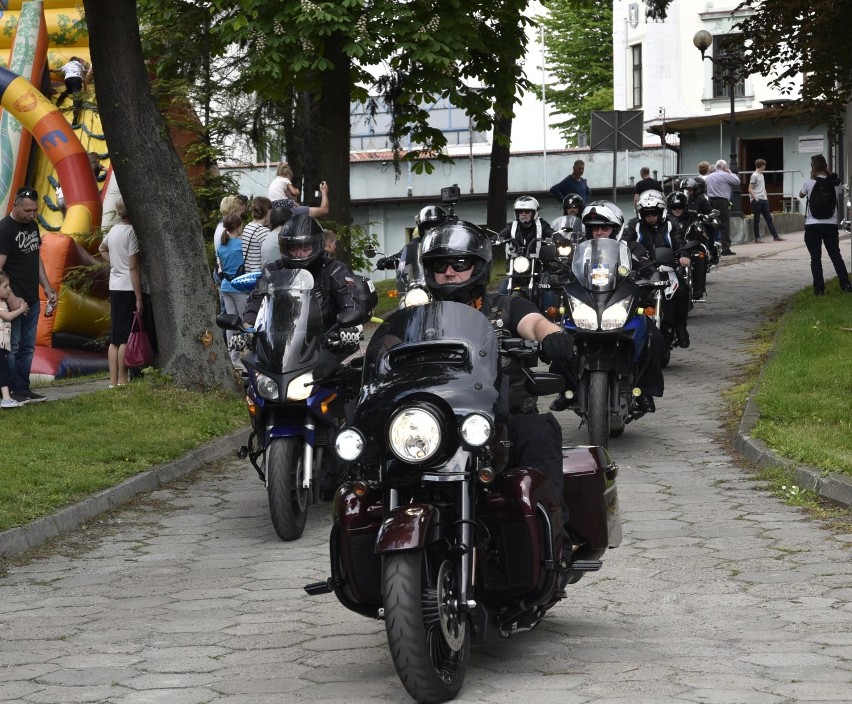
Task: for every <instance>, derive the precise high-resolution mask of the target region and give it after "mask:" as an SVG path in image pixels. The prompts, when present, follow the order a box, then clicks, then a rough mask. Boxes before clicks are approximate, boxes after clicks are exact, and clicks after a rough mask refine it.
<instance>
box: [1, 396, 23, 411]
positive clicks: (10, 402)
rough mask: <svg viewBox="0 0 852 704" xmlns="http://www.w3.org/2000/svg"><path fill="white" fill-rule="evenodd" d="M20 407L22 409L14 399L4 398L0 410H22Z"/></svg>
mask: <svg viewBox="0 0 852 704" xmlns="http://www.w3.org/2000/svg"><path fill="white" fill-rule="evenodd" d="M20 407H21V404H20V403H18V402H17V401H16V400H15V399H13V398H4V399H3V400H2V401H0V408H2V409H3V410H6V409H7V408H20Z"/></svg>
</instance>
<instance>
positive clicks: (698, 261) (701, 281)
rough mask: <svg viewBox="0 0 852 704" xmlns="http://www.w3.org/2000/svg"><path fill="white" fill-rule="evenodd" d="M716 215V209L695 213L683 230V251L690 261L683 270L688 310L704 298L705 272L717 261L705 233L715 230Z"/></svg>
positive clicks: (717, 213)
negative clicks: (689, 264)
mask: <svg viewBox="0 0 852 704" xmlns="http://www.w3.org/2000/svg"><path fill="white" fill-rule="evenodd" d="M718 216H719V211H718V210H713V211H712V212H710V213H708V214H706V215H701V214H697V217H696V218H695V219H694V220H693V221H692V222H691V223H689V225H687V226H686V228H685V229H684V232H683V239H684V240H685V241H686V245H685V246H684V252H685V253H686V256H688V257H689V258H690V260H691V262H692V266H691V267H689V268H688V269H689V270H688V271H685V272H683V274H684V276H685V277H686V278H685V280H686V283H687V285H688V286H689V290H690V304H689V309H690V310H692V309H693V307H694V304H695V302H696V301H704V300H705V298H704V295H705V293H706V284H707V274H708V273H709V272H710V269H711V268H712V267H713V266H714V262H718V261H719V259H718V256H716V257H714V256H713V255H712V254H711V248H710V240H709V239H708V235H707V233H708V231H709V232H710V233H711V235H712V234H713V233H714V232H715V227H717V226H718V224H719V223H718ZM713 251H715V248H714V249H713Z"/></svg>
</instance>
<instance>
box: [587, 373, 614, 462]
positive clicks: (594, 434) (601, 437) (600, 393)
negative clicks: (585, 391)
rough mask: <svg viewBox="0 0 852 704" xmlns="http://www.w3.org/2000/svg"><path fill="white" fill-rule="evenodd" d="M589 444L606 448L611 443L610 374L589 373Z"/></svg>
mask: <svg viewBox="0 0 852 704" xmlns="http://www.w3.org/2000/svg"><path fill="white" fill-rule="evenodd" d="M586 425H587V426H588V428H589V444H590V445H600V446H601V447H606V446H607V443H608V441H609V372H606V371H600V370H599V371H593V372H590V373H589V402H588V412H587V417H586Z"/></svg>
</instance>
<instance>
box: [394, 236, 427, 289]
mask: <svg viewBox="0 0 852 704" xmlns="http://www.w3.org/2000/svg"><path fill="white" fill-rule="evenodd" d="M396 282H397V289H398V290H400V291H405V290H407V289H408V288H409V287H410V286H413V285H418V286H424V287H425V285H426V274H425V273H424V271H423V265H422V264H421V262H420V241H419V240H418V241H416V242H409V243H408V244H407V245H405V247H403V248H402V252H400V255H399V265H398V266H397V269H396Z"/></svg>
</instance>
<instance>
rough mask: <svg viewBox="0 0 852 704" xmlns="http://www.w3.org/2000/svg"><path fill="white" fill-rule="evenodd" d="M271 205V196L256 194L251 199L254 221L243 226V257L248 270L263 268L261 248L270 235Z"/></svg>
mask: <svg viewBox="0 0 852 704" xmlns="http://www.w3.org/2000/svg"><path fill="white" fill-rule="evenodd" d="M271 206H272V203H271V201H270V200H269V198H264V197H263V196H255V197H254V198H253V199H252V201H251V216H252V221H251V222H250V223H249V224H248V225H246V226H245V227H244V228H243V258H244V259H245V260H246V272H250V271H260V270H261V269H262V268H263V265H262V259H261V254H260V250H261V248H262V247H263V243H264V242H265V241H266V238H267V237H268V236H269V227H268V225H269V211H270V210H271Z"/></svg>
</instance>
